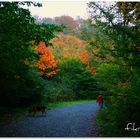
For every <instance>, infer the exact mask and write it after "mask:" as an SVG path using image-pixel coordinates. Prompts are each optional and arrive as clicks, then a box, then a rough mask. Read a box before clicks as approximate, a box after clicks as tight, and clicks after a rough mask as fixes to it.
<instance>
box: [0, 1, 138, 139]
mask: <svg viewBox="0 0 140 140" xmlns="http://www.w3.org/2000/svg"><path fill="white" fill-rule="evenodd" d="M24 5H27V6H31V5H33V6H35V7H40V6H41V4H40V3H36V2H0V19H1V21H0V30H1V32H0V36H1V37H0V42H1V46H0V65H1V69H0V79H1V80H0V87H1V93H0V106H1V107H11V108H12V107H16V106H18V107H21V108H22V107H28V106H30V105H33V104H45V105H47V104H48V103H50V102H58V101H73V100H84V99H90V100H96V99H97V96H98V94H99V91H103V98H104V108H103V109H102V110H100V111H98V112H97V122H98V124H99V126H100V128H101V133H102V135H103V136H140V131H137V130H136V131H135V132H134V131H131V130H125V129H124V128H125V127H126V125H127V124H128V123H135V124H136V126H135V127H136V128H137V127H139V124H140V120H139V112H140V106H139V105H140V3H139V2H112V3H111V4H107V3H106V2H89V3H88V10H89V13H90V18H89V19H82V18H80V17H77V19H73V18H72V17H70V16H66V15H64V16H60V17H55V18H48V17H46V18H41V17H38V16H34V17H33V16H32V15H31V14H30V12H29V10H28V9H24V8H22V7H23V6H24Z"/></svg>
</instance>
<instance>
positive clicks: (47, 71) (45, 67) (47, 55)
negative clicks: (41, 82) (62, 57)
mask: <svg viewBox="0 0 140 140" xmlns="http://www.w3.org/2000/svg"><path fill="white" fill-rule="evenodd" d="M36 51H37V53H38V54H39V60H38V61H37V62H35V63H34V64H35V66H37V67H38V68H39V70H40V72H39V74H40V75H41V76H42V75H43V76H47V77H52V76H53V75H55V74H56V73H57V71H58V69H57V62H56V60H55V59H54V56H53V54H52V52H51V50H50V48H49V47H46V45H45V42H40V43H39V45H38V46H37V47H36Z"/></svg>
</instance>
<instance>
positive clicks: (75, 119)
mask: <svg viewBox="0 0 140 140" xmlns="http://www.w3.org/2000/svg"><path fill="white" fill-rule="evenodd" d="M97 110H98V106H97V104H96V103H95V102H88V103H80V104H74V105H67V106H64V107H58V108H55V109H52V110H49V111H48V112H47V113H46V116H42V115H41V114H37V115H36V117H25V118H22V120H20V121H17V122H14V123H11V124H10V125H7V126H4V127H0V137H90V132H91V130H93V127H94V125H95V127H96V124H93V119H94V118H95V115H96V111H97ZM95 136H96V133H95Z"/></svg>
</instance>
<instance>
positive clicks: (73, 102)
mask: <svg viewBox="0 0 140 140" xmlns="http://www.w3.org/2000/svg"><path fill="white" fill-rule="evenodd" d="M93 101H94V102H95V100H77V101H65V102H64V101H62V102H54V103H48V109H53V108H56V107H61V106H66V105H72V104H79V103H86V102H93Z"/></svg>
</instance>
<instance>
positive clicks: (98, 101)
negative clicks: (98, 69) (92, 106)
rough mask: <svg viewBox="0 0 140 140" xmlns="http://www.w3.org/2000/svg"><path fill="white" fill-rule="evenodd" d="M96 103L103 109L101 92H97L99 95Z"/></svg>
mask: <svg viewBox="0 0 140 140" xmlns="http://www.w3.org/2000/svg"><path fill="white" fill-rule="evenodd" d="M97 103H98V105H99V108H100V109H102V108H103V91H100V92H99V95H98V97H97Z"/></svg>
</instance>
